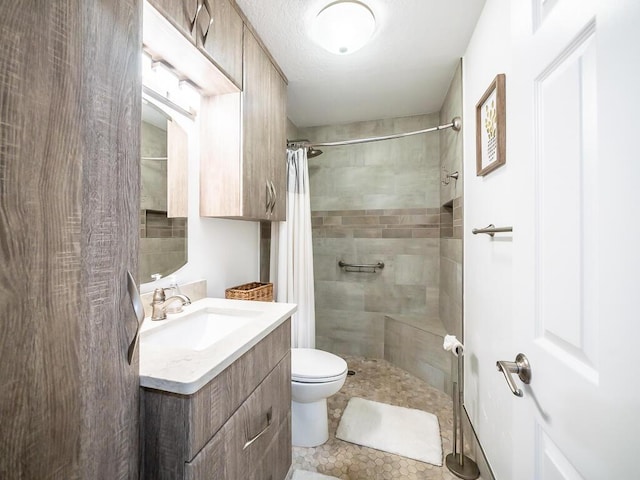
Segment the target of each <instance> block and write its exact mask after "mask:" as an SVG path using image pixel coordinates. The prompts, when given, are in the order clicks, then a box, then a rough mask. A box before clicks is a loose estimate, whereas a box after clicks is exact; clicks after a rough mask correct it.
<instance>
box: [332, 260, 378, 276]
mask: <svg viewBox="0 0 640 480" xmlns="http://www.w3.org/2000/svg"><path fill="white" fill-rule="evenodd" d="M338 266H339V267H340V268H344V269H345V271H347V272H362V273H376V272H377V271H378V270H382V269H383V268H384V262H378V263H360V264H358V263H345V262H343V261H342V260H339V261H338ZM350 268H357V269H358V270H349V269H350ZM363 268H364V269H369V270H362V269H363Z"/></svg>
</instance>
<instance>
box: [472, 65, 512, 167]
mask: <svg viewBox="0 0 640 480" xmlns="http://www.w3.org/2000/svg"><path fill="white" fill-rule="evenodd" d="M505 84H506V76H505V74H504V73H500V74H499V75H496V78H495V79H494V80H493V82H491V85H489V88H487V90H486V91H485V92H484V95H482V98H481V99H480V101H479V102H478V103H477V104H476V176H479V177H481V176H484V175H486V174H488V173H490V172H493V171H494V170H495V169H496V168H498V167H500V166H502V165H504V164H505V163H506V161H507V158H506V152H505V150H506V144H507V137H506V133H507V132H506V127H507V124H506V96H505Z"/></svg>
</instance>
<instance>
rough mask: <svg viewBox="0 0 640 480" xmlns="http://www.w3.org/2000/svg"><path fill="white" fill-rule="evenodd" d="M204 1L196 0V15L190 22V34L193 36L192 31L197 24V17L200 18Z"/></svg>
mask: <svg viewBox="0 0 640 480" xmlns="http://www.w3.org/2000/svg"><path fill="white" fill-rule="evenodd" d="M203 1H204V0H198V1H197V3H196V14H195V15H194V16H193V20H192V21H191V25H190V26H191V34H192V35H193V29H194V28H196V24H197V22H198V16H200V10H202V5H203Z"/></svg>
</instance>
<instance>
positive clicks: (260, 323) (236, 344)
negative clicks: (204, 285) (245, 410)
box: [140, 298, 298, 395]
mask: <svg viewBox="0 0 640 480" xmlns="http://www.w3.org/2000/svg"><path fill="white" fill-rule="evenodd" d="M203 308H219V309H238V308H239V309H242V310H247V311H252V312H255V315H253V314H252V317H251V321H250V322H248V323H247V324H246V325H244V326H242V327H240V328H238V329H237V330H235V331H233V332H231V333H230V334H228V335H227V336H225V337H224V338H223V339H222V340H220V341H218V342H216V343H213V344H212V345H211V346H210V347H208V348H205V349H203V350H200V351H197V350H190V349H186V348H176V347H172V346H161V345H149V344H146V343H145V336H146V335H147V334H148V332H151V331H154V330H156V329H162V328H163V327H164V326H165V325H168V324H169V323H170V322H173V321H176V320H179V319H181V318H183V317H185V316H187V315H189V314H190V313H193V312H195V311H197V310H201V309H203ZM297 308H298V307H297V305H295V304H291V303H274V302H252V301H246V300H228V299H224V298H203V299H202V300H198V301H195V302H193V303H192V304H191V305H189V306H187V307H184V311H183V312H182V313H178V314H173V315H172V314H169V315H167V320H159V321H152V320H150V319H149V318H146V319H145V321H144V323H143V325H142V328H141V334H140V386H142V387H149V388H155V389H158V390H164V391H167V392H174V393H180V394H183V395H191V394H193V393H195V392H197V391H198V390H199V389H200V388H202V387H203V386H204V385H206V384H207V383H208V382H209V381H211V380H212V379H213V378H215V377H216V376H217V375H218V374H219V373H220V372H222V371H223V370H224V369H225V368H227V367H228V366H229V365H231V364H232V363H233V362H234V361H235V360H237V359H238V358H240V357H241V356H242V355H243V354H244V353H246V352H247V351H249V350H250V349H251V348H252V347H253V346H255V345H256V344H257V343H258V342H260V340H262V339H263V338H265V337H266V336H267V335H268V334H269V333H271V332H272V331H273V330H275V329H276V327H278V326H279V325H281V324H282V323H283V322H284V321H285V320H286V319H287V318H289V317H290V316H291V315H292V314H293V313H295V311H296V310H297Z"/></svg>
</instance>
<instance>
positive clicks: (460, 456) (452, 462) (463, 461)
mask: <svg viewBox="0 0 640 480" xmlns="http://www.w3.org/2000/svg"><path fill="white" fill-rule="evenodd" d="M461 350H462V349H457V350H456V352H457V353H458V355H457V356H458V381H457V382H453V395H454V399H453V400H454V401H453V453H450V454H449V455H447V457H446V458H445V463H446V465H447V468H448V469H449V471H450V472H451V473H453V474H454V475H455V476H456V477H459V478H462V479H464V480H475V479H476V478H478V477H479V476H480V470H479V469H478V465H477V464H476V462H474V461H473V460H471V459H470V458H469V457H467V456H466V455H465V454H464V432H463V429H462V373H463V372H462V351H461ZM458 432H460V434H459V435H458ZM458 438H460V453H458Z"/></svg>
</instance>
